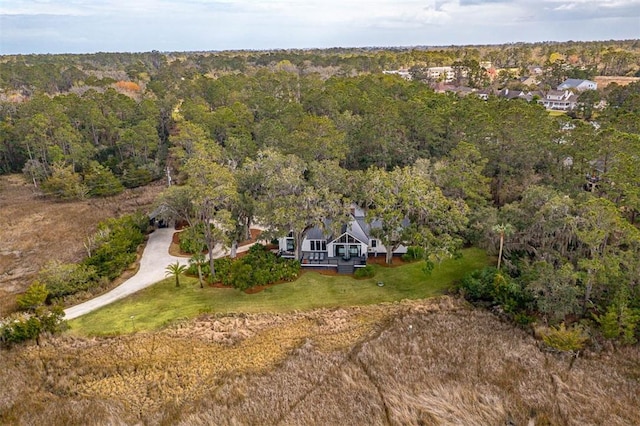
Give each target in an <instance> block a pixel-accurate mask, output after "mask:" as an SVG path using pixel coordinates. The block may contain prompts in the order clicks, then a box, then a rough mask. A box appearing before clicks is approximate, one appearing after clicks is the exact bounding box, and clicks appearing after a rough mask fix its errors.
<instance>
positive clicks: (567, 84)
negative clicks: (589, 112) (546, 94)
mask: <svg viewBox="0 0 640 426" xmlns="http://www.w3.org/2000/svg"><path fill="white" fill-rule="evenodd" d="M569 89H575V90H577V91H579V92H583V91H585V90H597V89H598V83H596V82H595V81H591V80H579V79H577V78H570V79H568V80H565V81H564V82H563V83H562V84H561V85H559V86H558V90H569Z"/></svg>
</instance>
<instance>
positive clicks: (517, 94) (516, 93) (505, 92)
mask: <svg viewBox="0 0 640 426" xmlns="http://www.w3.org/2000/svg"><path fill="white" fill-rule="evenodd" d="M498 96H499V97H501V98H506V99H524V100H525V101H527V102H529V101H530V100H531V99H532V98H533V96H532V95H531V93H530V92H523V91H522V90H513V89H502V90H501V91H499V92H498Z"/></svg>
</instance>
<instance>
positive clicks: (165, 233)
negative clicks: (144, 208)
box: [64, 228, 189, 320]
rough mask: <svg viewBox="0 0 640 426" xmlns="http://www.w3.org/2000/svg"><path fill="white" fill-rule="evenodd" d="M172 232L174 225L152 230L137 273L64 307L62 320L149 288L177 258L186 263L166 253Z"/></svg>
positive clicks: (75, 316)
mask: <svg viewBox="0 0 640 426" xmlns="http://www.w3.org/2000/svg"><path fill="white" fill-rule="evenodd" d="M174 232H176V231H175V229H173V228H160V229H156V230H155V231H153V232H152V233H151V234H150V235H149V240H148V241H147V245H146V247H145V248H144V251H143V252H142V257H141V258H140V269H139V270H138V272H137V273H136V274H135V275H134V276H133V277H131V278H129V279H128V280H126V281H125V282H123V283H122V284H120V285H119V286H118V287H116V288H114V289H113V290H111V291H109V292H107V293H105V294H103V295H101V296H98V297H96V298H94V299H91V300H87V301H86V302H84V303H81V304H79V305H76V306H72V307H71V308H68V309H65V311H64V314H65V319H68V320H70V319H74V318H77V317H79V316H82V315H84V314H86V313H89V312H91V311H94V310H96V309H98V308H101V307H103V306H105V305H108V304H109V303H113V302H115V301H116V300H119V299H122V298H123V297H126V296H128V295H130V294H133V293H135V292H136V291H138V290H141V289H143V288H145V287H149V286H150V285H152V284H155V283H157V282H158V281H162V280H163V279H165V278H166V276H165V272H166V267H167V266H168V265H169V264H171V263H176V261H178V262H180V264H182V265H188V264H189V259H188V258H185V257H176V256H171V255H170V254H169V246H170V245H171V239H172V238H173V234H174Z"/></svg>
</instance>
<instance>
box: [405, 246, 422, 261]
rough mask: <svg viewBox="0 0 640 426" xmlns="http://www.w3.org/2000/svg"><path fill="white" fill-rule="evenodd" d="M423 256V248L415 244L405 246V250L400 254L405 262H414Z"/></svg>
mask: <svg viewBox="0 0 640 426" xmlns="http://www.w3.org/2000/svg"><path fill="white" fill-rule="evenodd" d="M424 258H425V256H424V249H423V248H422V247H417V246H410V247H407V252H406V253H405V254H403V255H402V260H404V261H405V262H415V261H418V260H422V259H424Z"/></svg>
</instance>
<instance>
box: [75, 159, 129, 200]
mask: <svg viewBox="0 0 640 426" xmlns="http://www.w3.org/2000/svg"><path fill="white" fill-rule="evenodd" d="M83 183H84V185H85V186H86V187H87V189H88V195H89V196H90V197H106V196H109V195H116V194H120V193H121V192H122V191H124V187H123V186H122V184H121V183H120V181H119V180H118V178H117V177H116V176H115V175H114V174H113V173H112V172H111V170H109V169H107V168H106V167H104V166H103V165H101V164H100V163H98V162H96V161H92V162H91V164H90V165H89V167H88V168H87V170H86V171H85V173H84V182H83Z"/></svg>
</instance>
